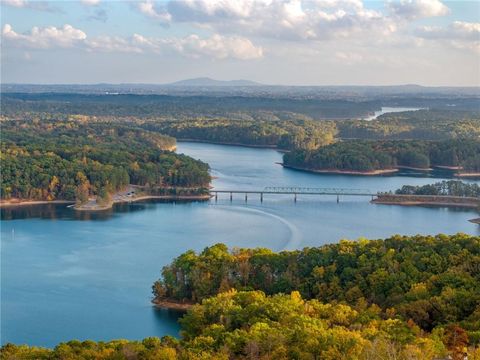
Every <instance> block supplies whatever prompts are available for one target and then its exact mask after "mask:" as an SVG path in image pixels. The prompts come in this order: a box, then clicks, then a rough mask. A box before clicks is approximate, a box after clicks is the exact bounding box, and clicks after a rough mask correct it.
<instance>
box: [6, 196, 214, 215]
mask: <svg viewBox="0 0 480 360" xmlns="http://www.w3.org/2000/svg"><path fill="white" fill-rule="evenodd" d="M210 198H211V195H210V194H206V195H142V196H138V197H136V198H131V199H122V200H114V201H112V203H111V204H108V205H98V204H96V203H95V204H94V205H91V206H88V207H87V206H83V207H82V206H80V207H78V206H72V208H73V209H74V210H76V211H105V210H110V209H112V208H113V205H115V204H122V203H131V202H139V201H143V200H155V199H157V200H192V201H204V200H209V199H210ZM48 204H57V205H62V204H64V205H75V201H71V200H51V201H48V200H27V201H16V202H0V208H14V207H22V206H34V205H48Z"/></svg>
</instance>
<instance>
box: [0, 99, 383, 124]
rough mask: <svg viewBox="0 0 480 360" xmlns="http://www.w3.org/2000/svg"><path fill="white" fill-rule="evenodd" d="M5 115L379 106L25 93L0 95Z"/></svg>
mask: <svg viewBox="0 0 480 360" xmlns="http://www.w3.org/2000/svg"><path fill="white" fill-rule="evenodd" d="M0 101H1V105H2V108H3V109H4V114H6V115H13V114H18V113H19V112H50V113H61V114H85V115H96V116H109V115H112V116H136V117H151V116H157V115H158V114H162V115H166V116H170V117H175V118H178V117H179V115H180V116H189V117H192V116H198V115H200V116H208V117H228V115H229V114H231V113H238V112H240V113H244V114H245V115H246V116H255V114H256V113H258V112H259V111H266V112H272V113H274V114H279V115H280V116H281V115H282V114H284V113H297V114H299V115H302V116H309V117H312V118H314V119H337V118H340V119H345V118H352V117H356V116H358V114H364V115H366V114H368V113H369V112H372V111H374V110H376V109H379V108H380V105H379V103H378V102H374V101H352V100H344V99H312V98H300V99H295V98H291V97H287V96H285V97H280V98H272V97H265V96H261V95H259V96H223V97H220V96H209V95H195V96H170V95H134V94H102V95H98V94H97V95H93V94H61V93H57V94H53V93H41V94H28V93H2V98H1V100H0Z"/></svg>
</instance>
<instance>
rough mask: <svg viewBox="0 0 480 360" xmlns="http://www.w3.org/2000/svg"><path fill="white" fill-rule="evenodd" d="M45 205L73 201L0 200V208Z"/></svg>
mask: <svg viewBox="0 0 480 360" xmlns="http://www.w3.org/2000/svg"><path fill="white" fill-rule="evenodd" d="M46 204H75V201H70V200H51V201H48V200H20V199H12V200H2V201H0V208H4V207H16V206H29V205H46Z"/></svg>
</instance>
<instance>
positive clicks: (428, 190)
mask: <svg viewBox="0 0 480 360" xmlns="http://www.w3.org/2000/svg"><path fill="white" fill-rule="evenodd" d="M395 194H399V195H446V196H464V197H465V196H468V197H480V185H478V184H475V183H472V184H468V183H464V182H462V181H458V180H449V181H441V182H436V183H434V184H427V185H421V186H414V185H403V186H402V187H401V188H400V189H397V190H396V191H395Z"/></svg>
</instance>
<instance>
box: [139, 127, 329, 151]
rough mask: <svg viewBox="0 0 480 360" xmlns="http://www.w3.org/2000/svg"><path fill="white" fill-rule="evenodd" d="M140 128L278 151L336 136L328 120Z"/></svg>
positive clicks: (310, 146) (313, 145) (325, 142)
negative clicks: (277, 149) (265, 147)
mask: <svg viewBox="0 0 480 360" xmlns="http://www.w3.org/2000/svg"><path fill="white" fill-rule="evenodd" d="M143 127H144V128H146V129H150V130H156V131H159V132H161V133H164V134H168V135H171V136H173V137H175V138H178V139H191V140H202V141H209V142H218V143H232V144H242V145H255V146H275V147H278V148H281V149H317V148H319V147H321V146H324V145H328V144H331V143H332V142H333V141H334V139H335V136H336V134H337V129H336V126H335V123H334V122H332V121H320V122H319V121H312V120H291V121H289V120H271V121H265V120H244V121H229V120H190V121H162V122H148V123H146V124H145V125H143Z"/></svg>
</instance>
